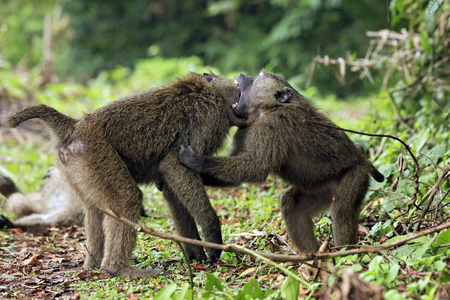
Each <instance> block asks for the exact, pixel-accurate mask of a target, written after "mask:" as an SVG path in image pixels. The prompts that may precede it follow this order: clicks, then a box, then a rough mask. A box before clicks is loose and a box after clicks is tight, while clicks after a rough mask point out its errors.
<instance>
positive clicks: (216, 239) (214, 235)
mask: <svg viewBox="0 0 450 300" xmlns="http://www.w3.org/2000/svg"><path fill="white" fill-rule="evenodd" d="M217 223H218V224H220V223H219V220H218V219H217ZM204 236H205V240H206V241H208V242H211V243H216V244H222V243H223V242H222V232H221V230H220V225H219V226H214V227H213V226H211V227H210V228H209V230H208V231H204ZM206 252H207V253H208V261H209V262H210V263H215V262H216V261H217V260H218V259H219V257H220V254H221V253H222V250H218V249H212V248H206Z"/></svg>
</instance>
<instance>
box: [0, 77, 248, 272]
mask: <svg viewBox="0 0 450 300" xmlns="http://www.w3.org/2000/svg"><path fill="white" fill-rule="evenodd" d="M238 98H239V89H238V88H237V87H236V86H235V85H234V84H233V82H232V81H231V80H229V79H226V78H224V77H218V76H216V75H214V74H209V73H204V74H203V76H202V75H199V74H190V75H188V76H186V77H184V78H181V79H178V80H176V81H174V82H173V83H172V84H169V85H166V86H164V87H161V88H156V89H152V90H148V91H145V92H141V93H138V94H134V95H131V96H128V97H125V98H122V99H119V100H116V101H113V102H111V103H110V104H108V105H106V106H104V107H102V108H99V109H97V110H96V111H94V112H92V113H90V114H86V115H85V116H84V117H82V118H81V119H79V120H75V119H72V118H69V117H67V116H65V115H64V114H61V113H59V112H58V111H56V110H54V109H53V108H51V107H48V106H45V105H42V104H41V105H35V106H31V107H28V108H24V109H22V110H20V111H18V112H17V113H15V114H13V115H12V116H10V117H9V118H8V119H7V120H6V125H7V126H9V127H16V126H17V125H19V124H20V123H21V122H23V121H25V120H28V119H31V118H39V119H42V120H43V121H44V122H45V123H46V124H47V125H49V127H50V128H51V130H52V132H53V134H54V135H55V136H56V140H57V143H58V144H57V146H56V150H57V152H58V157H59V159H57V161H58V165H59V168H60V169H61V171H62V173H63V175H64V176H65V177H66V179H67V182H68V183H69V184H70V186H71V188H72V190H73V191H74V193H75V194H76V195H77V197H78V198H79V199H80V200H81V202H82V203H83V206H84V211H85V214H86V215H85V227H86V234H87V250H88V255H87V257H86V261H85V264H84V265H85V267H86V268H97V267H101V268H102V269H104V270H106V271H108V272H109V273H110V274H112V275H119V276H130V277H133V276H136V277H143V278H150V277H154V276H156V275H158V274H159V273H160V272H161V270H144V269H140V268H136V267H131V266H130V265H129V259H130V257H131V253H132V250H133V248H134V246H135V243H136V232H135V231H134V229H132V228H131V227H129V226H127V225H124V224H122V223H120V222H118V221H116V220H114V219H113V218H111V217H109V216H105V215H104V214H103V213H102V212H101V211H100V210H99V209H98V206H99V207H105V208H107V207H110V208H112V209H113V210H114V211H116V212H118V213H119V214H121V215H123V216H124V217H126V218H128V219H129V220H132V221H134V222H136V221H137V220H138V217H139V212H140V207H141V203H142V197H143V195H142V192H141V190H140V189H139V187H138V184H146V183H151V182H153V183H157V184H158V186H159V187H160V188H162V190H163V195H164V197H165V199H166V201H167V203H168V206H169V208H170V211H171V214H172V217H173V220H174V223H175V227H176V229H177V230H178V232H179V234H180V235H182V236H185V237H189V238H195V239H200V236H199V233H198V230H197V227H196V224H198V225H199V226H200V227H201V228H202V229H203V235H204V239H205V240H207V241H210V242H215V243H222V235H221V230H220V222H219V218H218V216H217V215H216V213H215V211H214V209H213V208H212V206H211V204H210V202H209V199H208V196H207V195H206V192H205V190H204V188H203V184H202V179H201V177H200V176H199V175H198V174H197V173H195V172H194V171H192V170H190V169H188V168H186V167H184V166H183V165H181V164H180V163H179V161H178V152H179V149H180V146H181V145H185V144H190V145H191V146H192V147H193V148H194V149H195V151H197V152H198V153H202V154H204V155H212V154H213V153H214V152H215V151H217V150H218V149H219V148H220V147H221V145H222V143H223V140H224V138H225V137H226V135H227V133H228V129H229V128H230V126H231V125H238V126H244V125H245V123H244V122H243V120H241V119H239V118H238V117H236V116H235V115H234V113H233V109H232V107H231V104H232V103H235V102H236V101H237V100H238ZM102 224H103V226H102ZM184 249H185V251H186V253H187V255H188V256H189V258H195V259H197V260H206V255H205V252H204V251H203V248H202V247H198V246H192V245H187V244H186V245H184ZM206 250H207V252H208V256H209V261H211V262H213V261H215V260H216V259H217V258H218V257H219V256H220V251H218V250H214V249H206Z"/></svg>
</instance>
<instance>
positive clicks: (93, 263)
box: [83, 253, 101, 270]
mask: <svg viewBox="0 0 450 300" xmlns="http://www.w3.org/2000/svg"><path fill="white" fill-rule="evenodd" d="M100 262H101V260H100V261H97V260H96V259H94V258H93V257H92V256H91V255H89V253H88V255H87V256H86V260H85V261H84V265H83V268H85V269H87V270H95V269H99V268H100Z"/></svg>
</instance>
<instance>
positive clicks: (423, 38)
mask: <svg viewBox="0 0 450 300" xmlns="http://www.w3.org/2000/svg"><path fill="white" fill-rule="evenodd" d="M420 44H421V45H422V47H423V50H425V51H427V52H431V51H432V50H433V49H432V47H431V44H430V39H429V37H428V33H427V32H426V31H422V32H421V33H420Z"/></svg>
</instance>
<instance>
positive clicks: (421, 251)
mask: <svg viewBox="0 0 450 300" xmlns="http://www.w3.org/2000/svg"><path fill="white" fill-rule="evenodd" d="M432 242H433V239H430V240H429V241H428V242H427V243H425V244H423V245H422V246H420V247H418V248H417V250H416V251H414V253H413V255H412V257H413V258H422V257H423V255H424V254H425V252H427V250H429V249H430V245H431V243H432Z"/></svg>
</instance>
